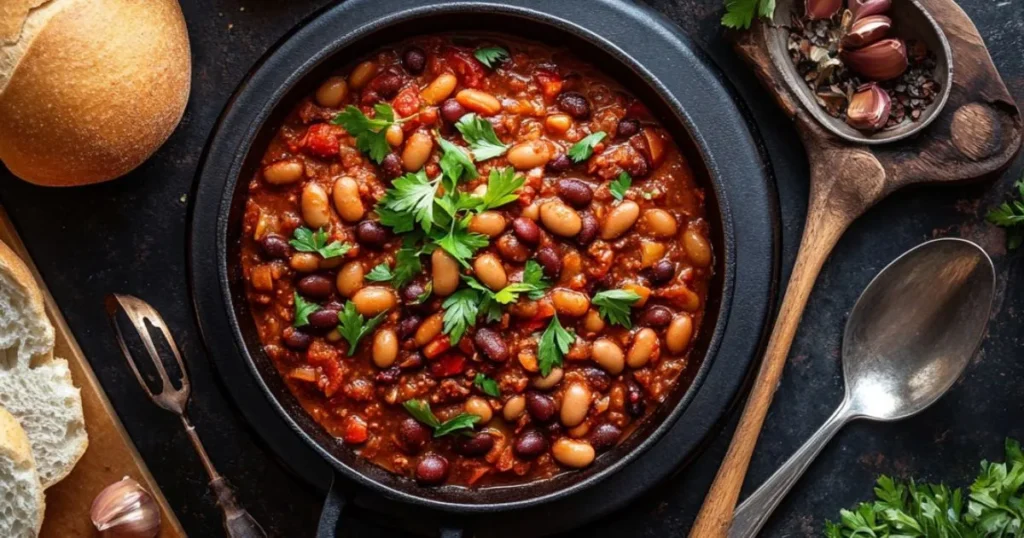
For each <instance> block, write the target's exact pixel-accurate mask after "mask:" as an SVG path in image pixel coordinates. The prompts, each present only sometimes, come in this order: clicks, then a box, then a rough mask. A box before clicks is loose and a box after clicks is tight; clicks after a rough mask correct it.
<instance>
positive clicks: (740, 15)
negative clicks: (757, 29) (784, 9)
mask: <svg viewBox="0 0 1024 538" xmlns="http://www.w3.org/2000/svg"><path fill="white" fill-rule="evenodd" d="M755 15H758V16H761V17H763V18H766V19H769V20H771V18H772V17H773V16H774V15H775V0H726V1H725V15H723V16H722V26H726V27H729V28H736V29H747V28H750V23H752V22H754V16H755Z"/></svg>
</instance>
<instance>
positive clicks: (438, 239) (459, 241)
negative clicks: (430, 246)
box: [434, 217, 489, 267]
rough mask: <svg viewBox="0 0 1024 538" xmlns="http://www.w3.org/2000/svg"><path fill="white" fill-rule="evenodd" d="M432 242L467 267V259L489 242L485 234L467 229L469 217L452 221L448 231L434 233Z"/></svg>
mask: <svg viewBox="0 0 1024 538" xmlns="http://www.w3.org/2000/svg"><path fill="white" fill-rule="evenodd" d="M434 243H436V244H437V246H439V247H441V248H443V249H444V251H445V252H447V253H448V254H451V256H452V257H453V258H455V260H456V261H458V262H459V263H460V264H461V265H462V266H463V267H469V259H470V258H472V257H473V255H474V254H475V253H476V251H477V250H479V249H481V248H483V247H486V246H487V245H488V244H489V242H488V240H487V236H486V235H483V234H478V233H475V232H471V231H469V217H467V218H465V219H462V220H458V221H453V222H452V227H451V229H450V230H449V231H448V233H446V234H444V235H437V234H435V235H434Z"/></svg>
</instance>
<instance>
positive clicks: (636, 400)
mask: <svg viewBox="0 0 1024 538" xmlns="http://www.w3.org/2000/svg"><path fill="white" fill-rule="evenodd" d="M646 407H647V406H646V405H645V404H644V393H643V389H641V388H640V385H638V384H637V383H636V381H632V380H630V381H627V382H626V411H628V412H629V414H630V415H632V416H634V417H641V416H643V414H644V409H646Z"/></svg>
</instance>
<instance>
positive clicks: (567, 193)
mask: <svg viewBox="0 0 1024 538" xmlns="http://www.w3.org/2000/svg"><path fill="white" fill-rule="evenodd" d="M555 189H556V190H557V191H558V195H559V196H561V197H562V199H563V200H565V201H566V202H569V205H571V206H573V207H575V208H576V209H583V208H584V207H587V206H588V205H590V201H591V200H593V199H594V191H593V190H592V189H591V188H590V185H587V184H586V183H584V182H582V181H580V180H578V179H559V180H558V183H557V184H556V185H555Z"/></svg>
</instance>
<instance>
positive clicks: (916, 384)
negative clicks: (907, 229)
mask: <svg viewBox="0 0 1024 538" xmlns="http://www.w3.org/2000/svg"><path fill="white" fill-rule="evenodd" d="M995 282H996V275H995V268H994V267H993V266H992V260H991V259H989V257H988V254H985V251H984V250H982V249H981V247H979V246H978V245H975V244H974V243H971V242H970V241H965V240H963V239H953V238H949V239H936V240H934V241H928V242H927V243H923V244H921V245H919V246H917V247H915V248H913V249H911V250H909V251H907V252H906V253H904V254H903V255H902V256H900V257H899V258H897V259H896V260H895V261H893V262H892V263H890V264H889V265H888V266H886V267H885V269H882V272H880V273H879V274H878V276H876V277H875V279H874V280H872V281H871V283H870V284H868V287H867V289H865V290H864V293H862V294H861V296H860V298H859V299H857V303H856V304H855V305H854V307H853V311H852V312H851V313H850V319H849V320H848V321H847V322H846V330H845V332H844V335H843V376H844V378H845V379H846V395H845V397H844V398H843V402H842V403H841V404H839V409H836V411H835V413H833V414H832V416H831V417H829V419H828V420H826V421H825V424H823V425H822V426H821V428H819V429H818V431H817V432H815V433H814V435H812V436H811V438H810V439H808V440H807V442H806V443H804V445H803V446H802V447H800V449H799V450H797V451H796V453H795V454H793V456H792V457H790V458H789V460H787V461H786V463H784V464H783V465H782V467H780V468H779V470H778V471H776V472H775V474H773V475H772V476H771V477H770V478H769V479H768V480H767V481H766V482H765V483H764V484H762V485H761V487H760V488H758V489H757V491H755V492H754V493H753V494H752V495H751V496H750V497H749V498H747V500H746V501H743V504H741V505H740V506H739V508H737V509H736V513H735V514H734V517H733V524H732V527H731V528H730V529H729V538H751V537H753V536H756V535H757V532H758V531H759V530H761V527H762V526H764V524H765V522H766V521H768V517H769V516H771V514H772V512H773V511H774V510H775V508H776V507H777V506H778V505H779V503H780V502H782V499H783V498H784V497H785V496H786V494H787V493H789V490H790V489H791V488H792V487H793V485H794V484H796V481H797V480H799V479H800V477H801V476H802V475H803V473H804V471H805V470H806V469H807V467H808V466H809V465H810V464H811V462H812V461H814V458H815V457H816V456H817V455H818V453H819V452H821V449H822V448H824V447H825V445H826V444H827V443H828V441H829V440H830V439H832V436H834V435H835V434H836V432H838V431H839V430H840V429H841V428H842V427H843V426H844V425H845V424H846V423H847V422H849V421H850V420H853V419H856V418H866V419H871V420H882V421H890V420H898V419H901V418H906V417H909V416H910V415H913V414H915V413H919V412H921V411H922V410H924V409H925V408H926V407H928V406H929V405H931V404H933V403H935V401H936V400H938V399H939V397H940V396H942V395H943V394H944V393H945V392H946V391H947V390H949V388H950V387H952V386H953V383H955V382H956V380H957V379H958V378H959V377H960V374H961V373H963V371H964V368H965V367H967V363H968V362H970V360H971V357H973V356H974V353H975V352H976V351H977V350H978V346H979V345H981V340H982V337H983V336H984V334H985V325H986V324H987V323H988V317H989V313H990V312H991V310H992V301H993V299H994V298H995Z"/></svg>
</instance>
